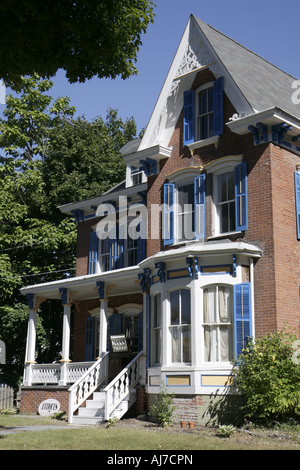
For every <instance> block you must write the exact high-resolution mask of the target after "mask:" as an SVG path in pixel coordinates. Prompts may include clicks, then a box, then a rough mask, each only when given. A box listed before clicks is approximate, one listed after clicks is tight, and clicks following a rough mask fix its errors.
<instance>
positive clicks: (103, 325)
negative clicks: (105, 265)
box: [97, 281, 107, 357]
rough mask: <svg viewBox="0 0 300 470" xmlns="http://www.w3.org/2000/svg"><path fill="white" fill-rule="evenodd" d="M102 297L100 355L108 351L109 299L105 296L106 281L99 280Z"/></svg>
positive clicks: (100, 297) (98, 287)
mask: <svg viewBox="0 0 300 470" xmlns="http://www.w3.org/2000/svg"><path fill="white" fill-rule="evenodd" d="M97 289H98V294H99V299H100V328H99V357H101V356H103V354H105V353H106V351H107V299H106V298H105V283H104V282H102V281H99V282H97Z"/></svg>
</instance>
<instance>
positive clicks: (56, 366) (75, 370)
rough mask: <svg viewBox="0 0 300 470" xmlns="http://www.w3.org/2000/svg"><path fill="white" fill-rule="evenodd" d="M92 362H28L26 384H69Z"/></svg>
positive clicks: (25, 372)
mask: <svg viewBox="0 0 300 470" xmlns="http://www.w3.org/2000/svg"><path fill="white" fill-rule="evenodd" d="M90 367H91V362H65V363H59V362H58V363H53V364H26V366H25V371H24V385H28V386H31V385H41V384H43V385H44V384H45V385H50V384H51V385H67V384H73V383H74V382H76V381H77V380H78V379H79V378H80V377H81V376H82V375H83V374H84V373H85V372H86V371H87V370H88V369H89V368H90Z"/></svg>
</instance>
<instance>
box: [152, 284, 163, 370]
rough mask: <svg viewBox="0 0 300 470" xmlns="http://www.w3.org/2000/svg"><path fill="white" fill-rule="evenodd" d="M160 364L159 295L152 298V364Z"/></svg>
mask: <svg viewBox="0 0 300 470" xmlns="http://www.w3.org/2000/svg"><path fill="white" fill-rule="evenodd" d="M160 362H161V294H160V293H158V294H155V295H154V296H153V297H152V364H153V365H154V364H160Z"/></svg>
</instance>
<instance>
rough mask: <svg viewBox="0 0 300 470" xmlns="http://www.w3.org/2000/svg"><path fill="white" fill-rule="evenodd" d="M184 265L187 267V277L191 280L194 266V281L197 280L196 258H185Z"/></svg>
mask: <svg viewBox="0 0 300 470" xmlns="http://www.w3.org/2000/svg"><path fill="white" fill-rule="evenodd" d="M186 263H187V265H188V267H187V268H188V271H189V276H190V278H191V279H194V271H193V265H194V268H195V279H198V275H199V268H198V258H197V257H194V259H193V258H191V257H188V258H186Z"/></svg>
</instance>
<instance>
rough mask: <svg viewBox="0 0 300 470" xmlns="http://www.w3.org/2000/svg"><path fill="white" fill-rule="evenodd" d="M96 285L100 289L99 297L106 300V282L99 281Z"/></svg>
mask: <svg viewBox="0 0 300 470" xmlns="http://www.w3.org/2000/svg"><path fill="white" fill-rule="evenodd" d="M96 286H97V289H98V294H99V299H100V300H104V299H105V283H104V282H103V281H97V282H96Z"/></svg>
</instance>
